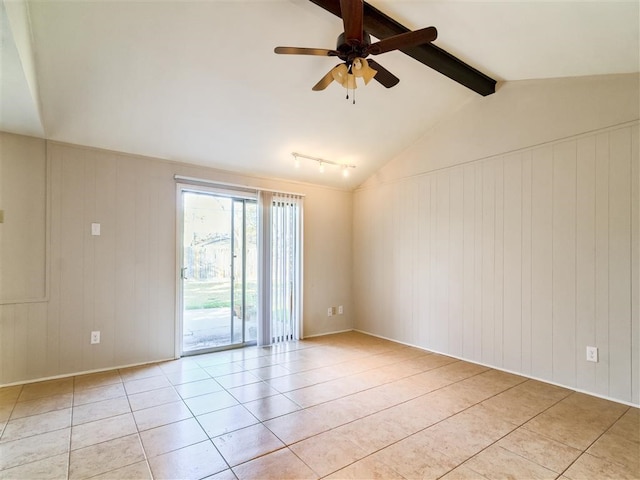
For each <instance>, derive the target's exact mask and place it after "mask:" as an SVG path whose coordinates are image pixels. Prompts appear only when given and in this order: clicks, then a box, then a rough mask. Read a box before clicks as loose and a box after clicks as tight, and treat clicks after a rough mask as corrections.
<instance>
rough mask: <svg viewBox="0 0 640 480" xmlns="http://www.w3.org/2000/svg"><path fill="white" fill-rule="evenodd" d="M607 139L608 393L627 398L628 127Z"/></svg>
mask: <svg viewBox="0 0 640 480" xmlns="http://www.w3.org/2000/svg"><path fill="white" fill-rule="evenodd" d="M609 139H610V143H609V148H610V163H609V269H610V270H611V271H612V272H615V275H610V276H609V342H610V344H613V345H616V348H612V349H610V351H609V361H610V362H611V366H612V367H613V368H611V370H610V373H609V394H610V395H612V396H613V397H615V398H620V399H623V400H626V401H631V382H630V381H629V378H630V377H631V129H630V128H623V129H619V130H614V131H612V132H611V133H610V134H609Z"/></svg>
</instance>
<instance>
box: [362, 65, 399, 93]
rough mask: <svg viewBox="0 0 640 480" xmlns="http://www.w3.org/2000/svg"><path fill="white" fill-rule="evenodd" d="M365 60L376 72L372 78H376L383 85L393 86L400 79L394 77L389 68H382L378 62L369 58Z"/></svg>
mask: <svg viewBox="0 0 640 480" xmlns="http://www.w3.org/2000/svg"><path fill="white" fill-rule="evenodd" d="M367 62H369V66H370V67H371V68H373V69H374V70H375V71H376V72H378V73H377V74H376V76H375V77H373V78H374V80H377V81H378V82H379V83H381V84H382V85H384V86H385V87H387V88H391V87H394V86H396V85H397V84H398V82H399V81H400V79H399V78H398V77H396V76H395V75H394V74H393V73H391V72H390V71H389V70H387V69H386V68H384V67H383V66H382V65H380V64H379V63H378V62H376V61H374V60H371V59H369V60H367Z"/></svg>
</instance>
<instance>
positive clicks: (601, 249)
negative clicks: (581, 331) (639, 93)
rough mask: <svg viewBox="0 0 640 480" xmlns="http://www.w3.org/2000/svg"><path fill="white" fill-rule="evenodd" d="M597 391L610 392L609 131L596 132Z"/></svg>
mask: <svg viewBox="0 0 640 480" xmlns="http://www.w3.org/2000/svg"><path fill="white" fill-rule="evenodd" d="M595 222H596V229H595V237H596V239H595V241H596V251H595V255H596V261H595V264H596V285H595V293H596V296H595V309H596V324H595V330H596V331H595V345H594V346H596V347H598V350H599V357H600V358H599V362H598V363H597V364H596V366H595V369H596V380H595V381H596V385H595V392H596V393H598V394H600V395H609V368H610V363H609V133H608V132H607V133H601V134H599V135H597V136H596V219H595Z"/></svg>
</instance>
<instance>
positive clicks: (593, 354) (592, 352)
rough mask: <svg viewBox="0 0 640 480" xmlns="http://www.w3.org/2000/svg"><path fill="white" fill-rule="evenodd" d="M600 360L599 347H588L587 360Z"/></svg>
mask: <svg viewBox="0 0 640 480" xmlns="http://www.w3.org/2000/svg"><path fill="white" fill-rule="evenodd" d="M597 361H598V347H587V362H597Z"/></svg>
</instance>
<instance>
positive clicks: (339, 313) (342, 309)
mask: <svg viewBox="0 0 640 480" xmlns="http://www.w3.org/2000/svg"><path fill="white" fill-rule="evenodd" d="M343 313H344V307H343V306H342V305H340V306H339V307H338V315H342V314H343Z"/></svg>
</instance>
